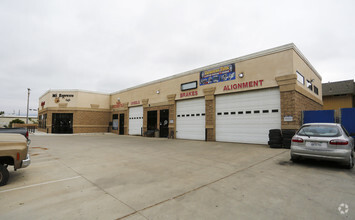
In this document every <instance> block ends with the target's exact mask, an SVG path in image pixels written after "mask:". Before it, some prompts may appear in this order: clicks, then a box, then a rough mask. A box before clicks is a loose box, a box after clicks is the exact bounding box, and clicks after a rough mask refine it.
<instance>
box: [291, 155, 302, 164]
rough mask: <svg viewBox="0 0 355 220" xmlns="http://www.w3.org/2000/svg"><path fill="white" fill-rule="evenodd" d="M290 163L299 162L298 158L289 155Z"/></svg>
mask: <svg viewBox="0 0 355 220" xmlns="http://www.w3.org/2000/svg"><path fill="white" fill-rule="evenodd" d="M291 161H292V162H294V163H297V162H298V161H300V158H299V157H297V156H292V155H291Z"/></svg>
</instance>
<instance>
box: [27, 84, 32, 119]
mask: <svg viewBox="0 0 355 220" xmlns="http://www.w3.org/2000/svg"><path fill="white" fill-rule="evenodd" d="M27 90H28V92H27V116H26V124H28V111H29V104H30V91H31V89H30V88H27Z"/></svg>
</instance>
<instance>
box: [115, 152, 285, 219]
mask: <svg viewBox="0 0 355 220" xmlns="http://www.w3.org/2000/svg"><path fill="white" fill-rule="evenodd" d="M285 152H287V151H286V150H285V151H282V152H280V153H278V154H275V155H273V156H270V157H268V158H266V159H263V160H261V161H258V162H256V163H253V164H251V165H249V166H247V167H244V168H241V169H238V170H236V171H234V172H232V173H230V174H228V175H226V176H223V177H221V178H218V179H216V180H213V181H211V182H208V183H206V184H203V185H201V186H199V187H196V188H193V189H191V190H189V191H186V192H184V193H181V194H179V195H176V196H173V197H171V198H169V199H166V200H163V201H160V202H158V203H155V204H153V205H150V206H147V207H145V208H142V209H140V210H136V211H135V212H132V213H130V214H128V215H126V216H123V217H121V218H119V219H125V218H127V217H129V216H132V215H134V214H136V213H139V214H141V215H143V214H142V213H141V212H143V211H145V210H147V209H150V208H153V207H156V206H159V205H161V204H164V203H166V202H169V201H172V200H175V199H178V198H181V197H183V196H185V195H187V194H190V193H192V192H196V191H198V190H200V189H202V188H205V187H208V186H210V185H212V184H214V183H217V182H219V181H221V180H224V179H227V178H229V177H231V176H233V175H235V174H237V173H240V172H243V171H246V170H248V169H250V168H252V167H255V166H257V165H259V164H262V163H264V162H266V161H268V160H271V159H273V158H275V157H278V156H280V155H282V154H284V153H285Z"/></svg>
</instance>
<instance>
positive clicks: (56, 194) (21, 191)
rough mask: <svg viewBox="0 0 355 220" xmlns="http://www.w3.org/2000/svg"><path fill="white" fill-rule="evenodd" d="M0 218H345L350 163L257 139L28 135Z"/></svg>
mask: <svg viewBox="0 0 355 220" xmlns="http://www.w3.org/2000/svg"><path fill="white" fill-rule="evenodd" d="M31 139H32V144H31V149H30V151H31V155H32V164H31V165H30V166H29V167H28V168H26V169H23V170H18V171H16V172H14V171H10V179H9V182H8V184H7V185H6V186H4V187H1V188H0V204H1V206H0V219H125V220H141V219H142V220H144V219H152V220H153V219H162V220H165V219H260V218H263V219H355V171H354V169H353V170H347V169H343V168H342V167H340V166H338V165H337V164H336V163H330V162H315V161H305V162H302V163H299V164H293V163H292V162H290V155H289V154H290V152H289V150H287V149H270V148H268V147H267V146H263V145H248V144H235V143H219V142H203V141H188V140H168V139H156V138H142V137H132V136H117V135H113V134H92V135H45V134H43V135H41V134H37V135H32V136H31Z"/></svg>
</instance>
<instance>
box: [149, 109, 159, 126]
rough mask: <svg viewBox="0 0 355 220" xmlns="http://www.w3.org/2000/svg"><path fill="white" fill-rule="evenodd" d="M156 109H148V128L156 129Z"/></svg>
mask: <svg viewBox="0 0 355 220" xmlns="http://www.w3.org/2000/svg"><path fill="white" fill-rule="evenodd" d="M157 117H158V116H157V111H148V126H147V129H148V130H156V129H157Z"/></svg>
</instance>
